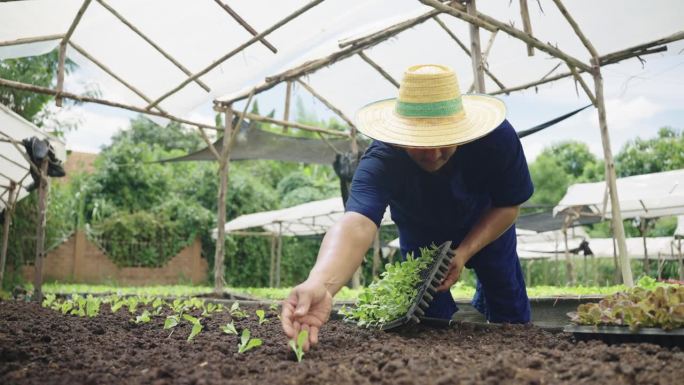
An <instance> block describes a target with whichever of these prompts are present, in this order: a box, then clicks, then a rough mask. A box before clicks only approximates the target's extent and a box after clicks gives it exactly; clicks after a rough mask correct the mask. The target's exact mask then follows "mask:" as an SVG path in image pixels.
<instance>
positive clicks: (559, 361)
mask: <svg viewBox="0 0 684 385" xmlns="http://www.w3.org/2000/svg"><path fill="white" fill-rule="evenodd" d="M263 308H264V309H265V307H263ZM254 310H255V308H253V309H248V311H249V314H250V317H249V319H243V320H236V321H235V325H236V327H237V329H238V331H241V329H243V328H245V327H247V328H249V329H250V331H251V332H252V335H253V336H254V337H258V338H261V339H263V341H264V345H263V346H261V347H258V348H256V349H254V350H251V351H248V352H246V353H244V354H238V353H237V344H238V340H239V337H238V336H234V335H227V334H224V333H223V332H221V330H220V326H221V325H225V324H226V323H227V322H229V321H230V320H231V317H230V315H229V314H228V313H227V312H223V313H219V314H214V315H212V317H211V318H204V319H203V324H204V330H203V331H202V333H200V334H199V335H198V336H197V337H196V338H195V340H194V341H193V342H187V341H186V338H187V336H188V334H189V333H190V325H189V324H187V323H183V324H181V325H179V326H177V327H176V330H174V332H173V334H172V335H171V336H170V337H168V335H169V331H168V330H163V324H164V319H165V317H163V316H158V317H154V318H153V319H152V321H151V322H150V323H148V324H140V325H136V324H133V323H131V322H130V321H129V319H130V318H131V315H130V314H129V313H128V311H127V310H126V309H122V310H120V311H119V312H118V313H116V314H111V312H110V311H109V307H108V306H106V305H103V306H102V309H101V314H100V315H99V316H98V317H96V318H92V319H89V318H79V317H75V316H66V315H62V314H61V313H58V312H55V311H53V310H50V309H44V308H41V307H40V306H38V305H35V304H29V303H23V302H0V383H2V384H8V385H9V384H124V383H125V384H143V383H144V384H269V385H272V384H343V385H346V384H435V385H449V384H504V383H505V384H649V385H651V384H664V385H672V384H676V383H680V381H681V379H682V378H683V377H684V353H683V352H682V351H681V350H680V349H679V348H677V347H675V348H672V349H668V348H663V347H660V346H657V345H652V344H624V345H615V346H608V345H605V344H604V343H602V342H597V341H591V342H578V343H575V341H574V340H573V338H572V337H571V336H570V335H568V334H564V333H559V334H553V333H550V332H547V331H544V330H541V329H539V328H537V327H535V326H512V325H503V326H500V327H491V326H490V327H478V326H474V325H472V324H458V325H456V327H455V328H451V329H426V328H421V327H418V328H413V329H411V330H404V331H403V332H390V333H388V332H379V331H369V330H363V329H358V328H356V327H354V326H352V325H348V324H345V323H343V322H341V321H336V320H335V321H331V322H330V323H329V324H328V325H327V326H326V327H325V328H324V329H323V331H322V334H321V341H322V343H321V345H320V346H319V347H318V348H317V349H315V350H314V351H312V352H309V353H307V354H306V355H305V356H304V360H303V361H302V362H301V363H297V362H296V361H294V358H293V355H292V353H291V352H290V351H289V350H288V348H287V347H286V341H285V339H284V337H283V335H282V334H281V331H280V322H279V320H278V319H277V318H276V317H275V312H272V311H267V313H268V316H269V319H268V322H266V323H265V324H263V325H259V324H258V322H257V320H256V317H255V316H254ZM195 315H199V314H195Z"/></svg>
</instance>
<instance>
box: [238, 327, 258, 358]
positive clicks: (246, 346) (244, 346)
mask: <svg viewBox="0 0 684 385" xmlns="http://www.w3.org/2000/svg"><path fill="white" fill-rule="evenodd" d="M249 337H250V333H249V329H245V330H243V331H242V336H241V337H240V344H239V345H238V353H244V352H246V351H248V350H250V349H254V348H257V347H259V346H261V344H262V341H261V340H260V339H259V338H252V339H250V338H249Z"/></svg>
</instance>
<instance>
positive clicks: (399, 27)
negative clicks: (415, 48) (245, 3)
mask: <svg viewBox="0 0 684 385" xmlns="http://www.w3.org/2000/svg"><path fill="white" fill-rule="evenodd" d="M439 13H440V11H438V10H433V11H430V12H427V13H425V14H423V15H420V16H418V17H415V18H413V19H409V20H406V21H403V22H401V23H398V24H395V25H393V26H391V27H388V28H385V29H383V30H380V31H378V32H374V33H371V34H368V35H366V36H364V37H360V38H357V39H354V40H349V41H346V42H343V43H340V46H344V48H342V49H340V50H339V51H336V52H333V53H332V54H330V55H327V56H325V57H322V58H319V59H315V60H310V61H308V62H306V63H304V64H301V65H298V66H296V67H294V68H291V69H289V70H286V71H284V72H281V73H280V74H277V75H273V76H269V77H267V78H266V82H265V83H262V84H260V85H258V86H256V87H255V90H256V93H257V94H259V93H261V92H264V91H266V90H269V89H271V88H273V87H275V86H276V85H278V84H280V83H282V82H284V81H287V80H293V79H297V78H300V77H302V76H306V75H308V74H310V73H313V72H316V71H318V70H319V69H321V68H323V67H327V66H330V65H331V64H334V63H336V62H338V61H340V60H342V59H346V58H348V57H350V56H352V55H355V54H357V53H358V52H361V51H363V50H364V49H368V48H370V47H372V46H374V45H376V44H379V43H380V42H381V41H384V40H386V39H388V38H390V37H392V36H395V35H397V34H398V33H400V32H402V31H405V30H407V29H409V28H412V27H414V26H416V25H418V24H420V23H423V22H425V21H426V20H428V19H431V18H432V17H434V16H435V15H438V14H439ZM245 98H247V94H246V93H243V94H240V95H238V96H235V97H232V98H230V99H227V100H215V101H214V104H215V105H219V106H221V105H223V106H228V105H231V104H233V103H234V102H236V101H239V100H243V99H245Z"/></svg>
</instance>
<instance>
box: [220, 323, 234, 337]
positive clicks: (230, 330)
mask: <svg viewBox="0 0 684 385" xmlns="http://www.w3.org/2000/svg"><path fill="white" fill-rule="evenodd" d="M221 330H223V332H224V333H226V334H235V335H237V334H238V332H237V330H236V329H235V325H234V324H233V322H230V323H227V324H226V325H224V326H221Z"/></svg>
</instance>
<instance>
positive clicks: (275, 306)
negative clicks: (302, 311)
mask: <svg viewBox="0 0 684 385" xmlns="http://www.w3.org/2000/svg"><path fill="white" fill-rule="evenodd" d="M268 310H270V311H278V303H277V302H273V303H272V304H270V305H268Z"/></svg>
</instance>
